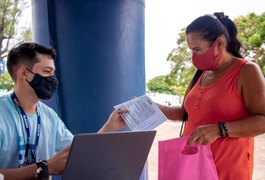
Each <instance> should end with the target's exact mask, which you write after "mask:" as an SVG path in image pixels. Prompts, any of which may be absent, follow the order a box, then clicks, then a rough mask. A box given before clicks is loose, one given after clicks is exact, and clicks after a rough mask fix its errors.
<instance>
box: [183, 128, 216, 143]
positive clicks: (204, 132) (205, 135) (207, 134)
mask: <svg viewBox="0 0 265 180" xmlns="http://www.w3.org/2000/svg"><path fill="white" fill-rule="evenodd" d="M219 137H220V129H219V125H218V123H217V124H210V125H204V126H200V127H198V128H197V129H196V130H195V131H193V133H192V134H191V136H190V138H189V140H188V144H189V145H193V144H202V145H207V144H211V143H212V142H214V141H215V140H216V139H217V138H219Z"/></svg>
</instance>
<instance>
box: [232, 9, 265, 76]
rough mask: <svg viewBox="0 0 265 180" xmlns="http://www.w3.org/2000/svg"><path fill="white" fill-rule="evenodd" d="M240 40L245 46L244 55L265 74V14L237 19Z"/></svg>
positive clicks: (251, 14) (253, 14) (252, 14)
mask: <svg viewBox="0 0 265 180" xmlns="http://www.w3.org/2000/svg"><path fill="white" fill-rule="evenodd" d="M235 23H236V24H237V27H238V38H239V39H240V40H241V42H242V44H243V50H242V54H243V56H244V57H245V58H246V59H249V60H251V61H253V62H255V63H257V64H258V65H259V66H260V67H261V69H262V71H263V74H265V13H262V14H261V15H256V14H255V13H250V14H248V15H247V16H240V17H238V18H236V19H235Z"/></svg>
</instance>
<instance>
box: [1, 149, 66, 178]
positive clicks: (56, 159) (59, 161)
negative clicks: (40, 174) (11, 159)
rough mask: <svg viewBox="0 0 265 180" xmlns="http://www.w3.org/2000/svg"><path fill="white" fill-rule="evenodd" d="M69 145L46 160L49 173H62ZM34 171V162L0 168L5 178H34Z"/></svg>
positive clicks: (35, 170) (35, 167) (35, 168)
mask: <svg viewBox="0 0 265 180" xmlns="http://www.w3.org/2000/svg"><path fill="white" fill-rule="evenodd" d="M70 147H71V146H67V147H66V148H64V149H63V150H61V151H60V152H58V153H57V154H56V155H54V156H53V157H52V158H51V159H49V160H48V169H49V174H50V175H59V174H62V173H63V170H64V168H65V164H66V161H67V158H68V154H69V150H70ZM36 172H37V166H36V164H31V165H28V166H25V167H22V168H14V169H0V173H2V174H3V175H4V179H5V180H17V179H21V180H24V179H27V180H28V179H35V176H36Z"/></svg>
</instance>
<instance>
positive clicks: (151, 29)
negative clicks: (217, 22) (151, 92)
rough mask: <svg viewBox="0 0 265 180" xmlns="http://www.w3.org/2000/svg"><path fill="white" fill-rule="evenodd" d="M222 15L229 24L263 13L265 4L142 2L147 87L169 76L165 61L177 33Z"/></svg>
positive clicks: (257, 0)
mask: <svg viewBox="0 0 265 180" xmlns="http://www.w3.org/2000/svg"><path fill="white" fill-rule="evenodd" d="M214 12H224V13H225V14H226V15H228V16H229V18H231V19H232V20H233V19H235V18H237V17H239V16H241V15H247V14H249V13H252V12H255V13H256V14H261V13H263V12H265V1H264V0H222V1H220V0H184V1H183V0H145V73H146V83H147V82H148V81H149V80H151V79H152V78H154V77H156V76H160V75H166V74H168V73H169V72H170V63H169V62H167V61H166V58H167V56H168V53H170V52H171V50H172V49H173V48H174V47H175V45H176V39H177V37H178V33H179V32H180V30H181V29H182V28H184V27H186V26H187V25H188V24H190V23H191V22H192V21H193V20H194V19H196V18H197V17H199V16H202V15H205V14H213V13H214Z"/></svg>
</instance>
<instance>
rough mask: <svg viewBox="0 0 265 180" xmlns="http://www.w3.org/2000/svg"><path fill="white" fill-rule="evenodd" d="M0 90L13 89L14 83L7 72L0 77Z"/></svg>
mask: <svg viewBox="0 0 265 180" xmlns="http://www.w3.org/2000/svg"><path fill="white" fill-rule="evenodd" d="M0 89H5V90H7V91H10V90H12V89H14V82H13V80H12V78H11V76H10V75H9V73H7V72H6V73H5V74H4V75H3V76H2V78H1V80H0Z"/></svg>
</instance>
